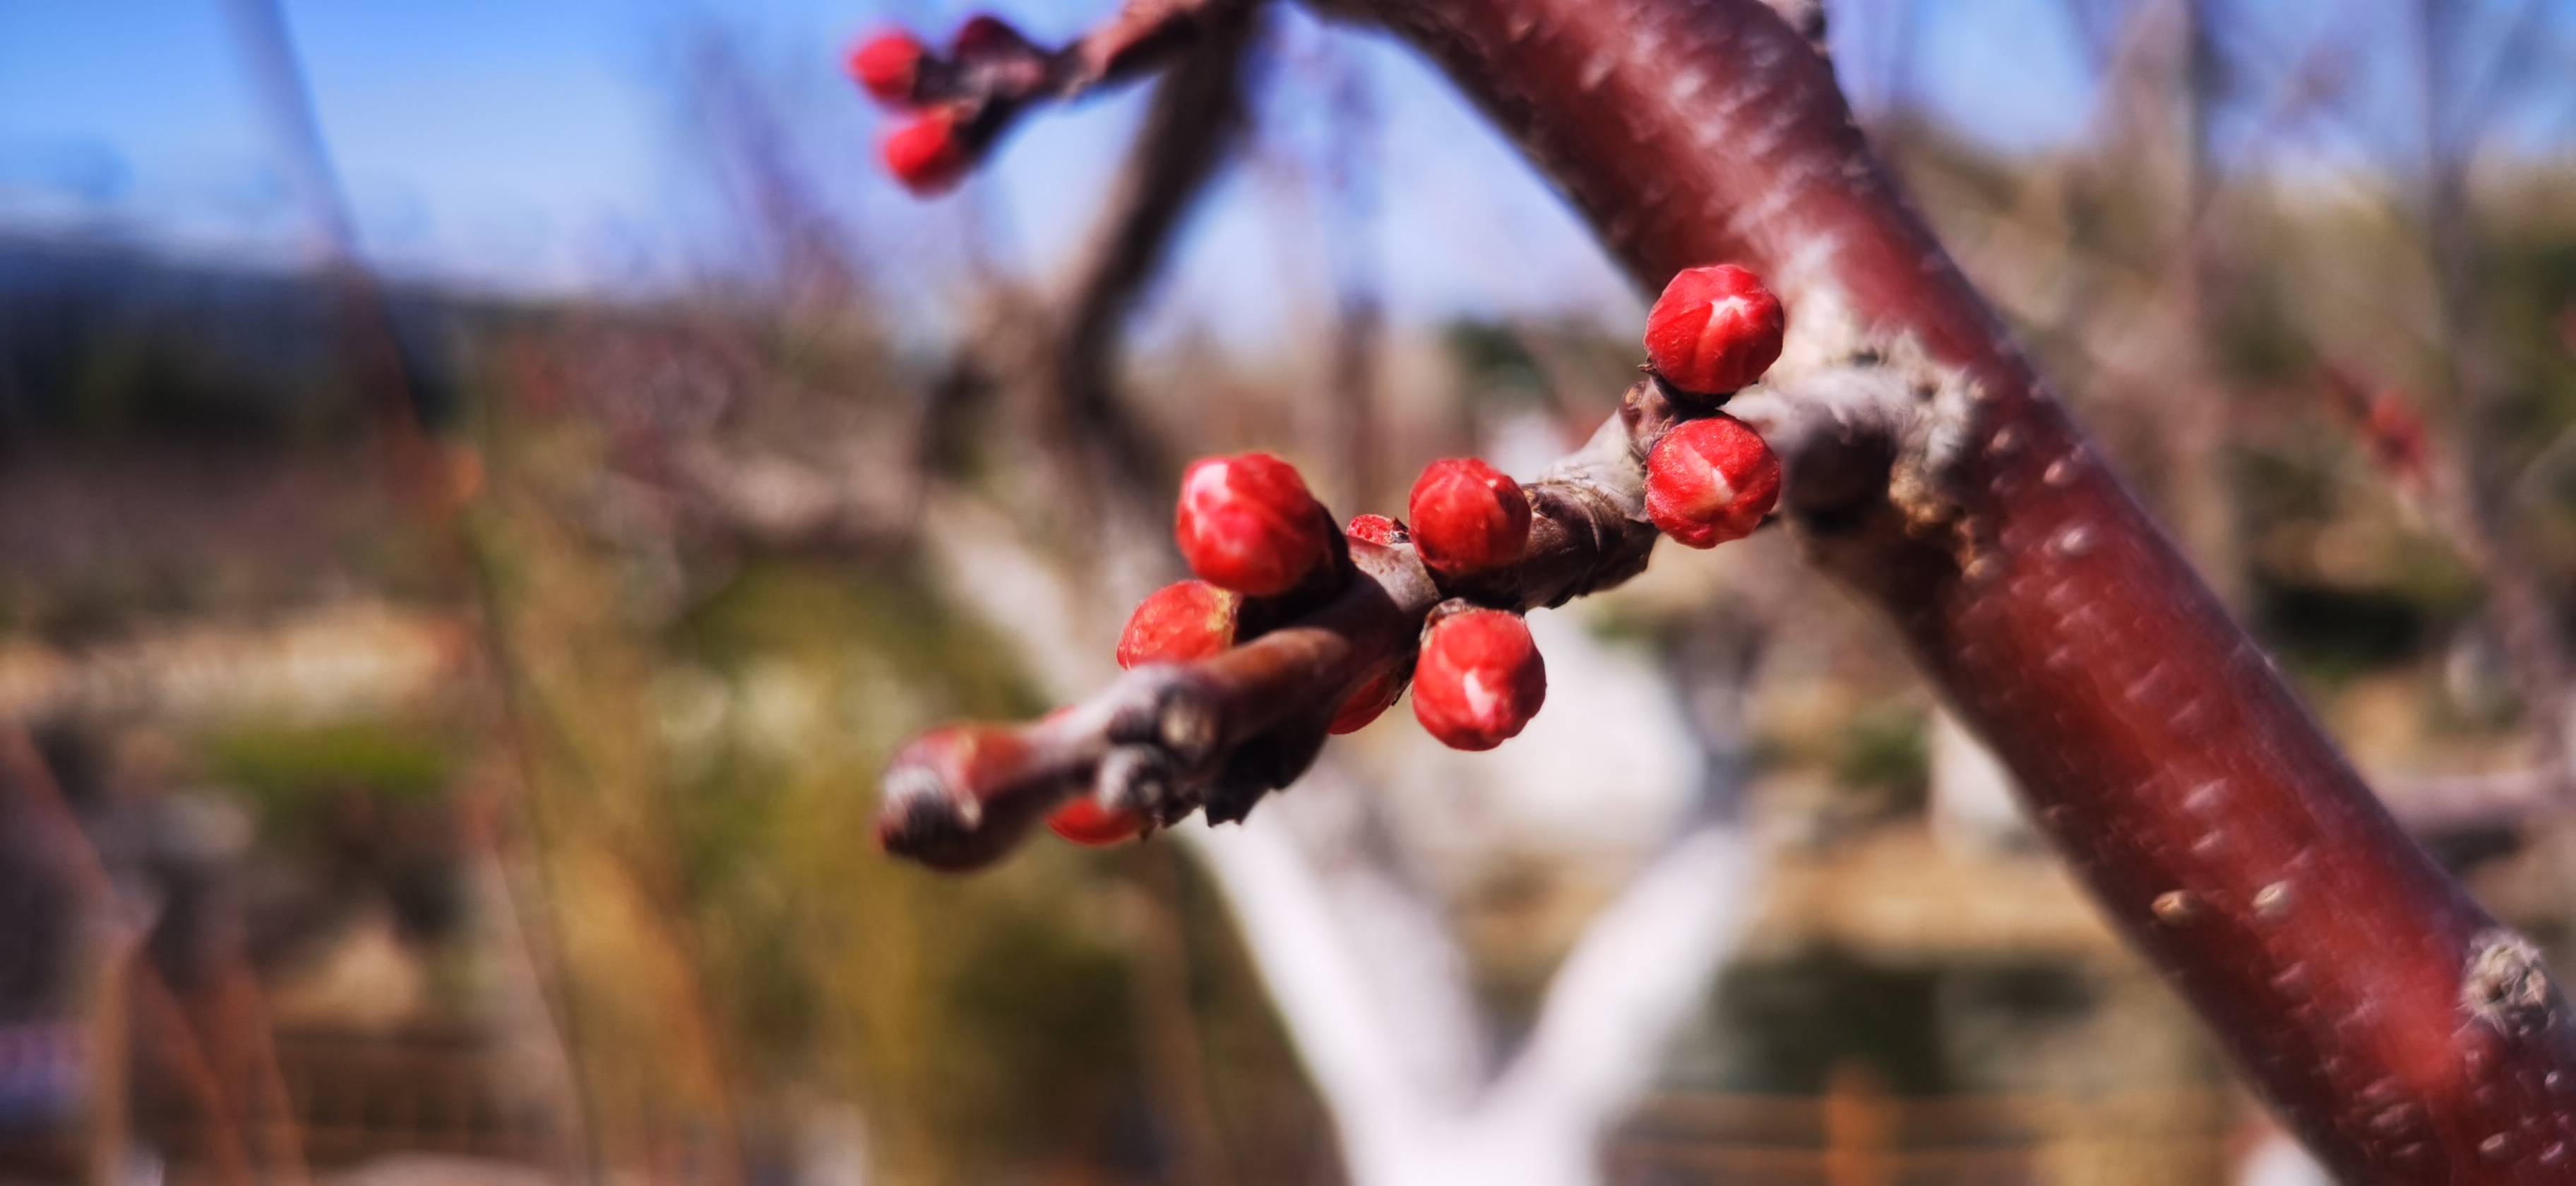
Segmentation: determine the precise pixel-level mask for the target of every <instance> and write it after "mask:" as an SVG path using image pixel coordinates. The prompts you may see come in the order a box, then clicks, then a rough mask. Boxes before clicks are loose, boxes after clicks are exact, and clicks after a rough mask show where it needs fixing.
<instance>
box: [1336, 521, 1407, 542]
mask: <svg viewBox="0 0 2576 1186" xmlns="http://www.w3.org/2000/svg"><path fill="white" fill-rule="evenodd" d="M1342 534H1344V535H1347V536H1349V537H1351V538H1352V539H1356V540H1366V541H1368V542H1369V543H1373V544H1376V545H1378V546H1379V547H1385V548H1391V547H1394V546H1395V545H1397V544H1400V543H1403V542H1405V541H1406V540H1409V539H1412V538H1413V532H1412V531H1410V530H1409V529H1407V528H1406V527H1405V525H1404V520H1402V519H1390V518H1387V517H1386V516H1384V515H1353V516H1351V525H1350V526H1349V527H1346V528H1344V529H1343V530H1342Z"/></svg>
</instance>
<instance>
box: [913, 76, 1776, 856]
mask: <svg viewBox="0 0 2576 1186" xmlns="http://www.w3.org/2000/svg"><path fill="white" fill-rule="evenodd" d="M872 44H873V43H872ZM880 53H881V55H882V56H883V57H884V58H885V59H886V60H887V61H889V62H897V64H900V62H899V61H898V59H900V58H901V55H896V54H894V53H892V51H880ZM863 56H864V55H863ZM871 60H873V59H871ZM882 73H883V76H884V77H886V78H887V79H889V81H888V83H887V88H888V89H889V90H892V89H893V88H894V82H895V81H899V77H898V76H899V75H900V71H898V70H896V69H894V67H893V66H891V65H888V66H884V67H883V68H882ZM862 76H863V77H869V76H868V75H867V74H866V73H865V71H863V72H862ZM1783 328H1784V319H1783V316H1782V313H1781V308H1780V302H1779V300H1778V298H1776V297H1774V296H1773V295H1772V294H1771V293H1770V291H1769V290H1767V289H1765V288H1764V287H1763V286H1762V284H1761V282H1760V280H1759V279H1757V278H1756V277H1755V276H1754V275H1753V274H1752V273H1750V272H1747V271H1745V270H1744V269H1742V268H1737V267H1732V266H1721V267H1709V268H1694V269H1691V270H1690V271H1687V272H1684V273H1682V274H1681V275H1679V276H1676V277H1675V278H1674V279H1673V282H1672V284H1671V285H1670V286H1669V287H1668V288H1666V289H1665V291H1664V294H1663V296H1662V298H1661V299H1659V300H1658V301H1656V303H1655V306H1654V310H1653V312H1652V314H1651V315H1650V316H1649V319H1648V329H1647V333H1646V350H1647V356H1648V358H1649V362H1648V364H1647V370H1648V372H1649V375H1650V377H1649V378H1647V379H1644V380H1642V381H1640V383H1639V384H1638V385H1637V387H1636V388H1634V389H1632V390H1631V392H1630V395H1629V398H1628V400H1627V401H1626V402H1625V403H1624V404H1623V407H1622V411H1621V414H1620V416H1618V417H1616V418H1614V419H1613V420H1612V421H1611V423H1610V424H1609V425H1606V426H1605V427H1604V430H1603V434H1602V435H1601V436H1600V437H1598V438H1596V442H1595V444H1594V445H1593V446H1588V447H1587V449H1586V451H1585V452H1583V453H1579V454H1577V455H1576V456H1575V457H1574V458H1569V459H1568V462H1567V463H1563V464H1560V465H1559V466H1558V467H1557V468H1556V469H1554V470H1551V471H1550V474H1549V475H1548V476H1546V477H1543V478H1541V479H1540V480H1539V481H1537V482H1535V483H1533V484H1532V485H1530V486H1526V487H1525V486H1523V485H1522V484H1521V483H1519V482H1517V481H1514V480H1513V479H1512V478H1511V477H1510V476H1509V475H1507V474H1504V473H1503V472H1501V471H1500V470H1497V469H1495V468H1494V467H1493V466H1491V465H1489V464H1487V463H1485V462H1483V461H1480V460H1476V459H1474V458H1446V459H1442V460H1439V461H1434V462H1432V463H1431V464H1430V465H1428V466H1426V467H1424V469H1423V471H1422V475H1421V477H1420V478H1419V479H1417V480H1416V481H1415V482H1414V484H1413V489H1412V493H1411V496H1410V498H1409V499H1408V500H1407V502H1406V507H1405V513H1406V518H1407V520H1409V521H1410V522H1409V524H1408V522H1406V521H1404V520H1397V519H1393V518H1390V517H1387V516H1384V515H1374V514H1363V515H1360V516H1358V517H1356V518H1353V519H1351V520H1350V522H1349V524H1348V525H1347V526H1346V527H1337V526H1336V525H1335V521H1334V519H1333V518H1332V516H1331V514H1330V512H1328V511H1327V510H1326V509H1325V508H1324V505H1323V503H1322V502H1321V501H1319V500H1318V499H1317V498H1316V497H1315V495H1314V493H1313V492H1312V491H1311V490H1309V489H1308V488H1307V485H1306V483H1305V480H1304V479H1303V478H1301V477H1300V476H1299V475H1298V473H1297V470H1296V468H1295V467H1293V466H1291V465H1289V464H1288V463H1287V462H1285V461H1282V460H1280V459H1279V458H1277V457H1273V456H1271V455H1269V454H1266V453H1243V454H1237V455H1234V456H1230V457H1212V458H1207V459H1204V460H1201V461H1199V462H1197V463H1195V464H1193V465H1191V466H1190V467H1189V469H1188V470H1187V471H1186V472H1185V473H1184V474H1183V475H1182V478H1181V489H1180V497H1179V501H1178V508H1177V510H1176V512H1175V515H1174V519H1173V535H1174V538H1175V540H1176V541H1177V543H1178V545H1179V550H1180V554H1181V557H1182V559H1183V560H1184V561H1186V562H1187V563H1188V565H1189V567H1190V570H1191V571H1192V572H1193V573H1195V574H1196V576H1195V578H1194V579H1191V580H1186V581H1182V582H1180V583H1178V584H1174V585H1170V586H1167V587H1165V588H1163V589H1161V590H1159V591H1157V592H1155V593H1154V594H1153V595H1152V596H1150V597H1147V598H1146V599H1145V600H1144V602H1143V603H1142V604H1140V605H1138V606H1137V607H1136V610H1135V613H1134V614H1133V615H1132V616H1131V617H1130V618H1129V619H1128V621H1127V626H1126V629H1125V631H1124V632H1123V633H1122V634H1121V636H1120V638H1119V641H1118V652H1117V657H1118V664H1119V666H1120V667H1122V668H1125V669H1127V670H1128V672H1129V676H1128V678H1127V679H1125V680H1122V681H1121V682H1120V683H1119V684H1117V685H1113V686H1112V687H1111V688H1110V689H1108V690H1106V691H1104V692H1103V693H1102V694H1101V695H1100V696H1097V697H1094V698H1093V699H1092V700H1089V701H1086V702H1084V703H1082V704H1079V705H1075V706H1073V707H1070V708H1067V709H1064V710H1061V711H1059V712H1058V713H1056V714H1054V715H1052V716H1050V717H1048V718H1047V719H1046V720H1043V721H1040V722H1038V723H1036V724H1035V725H1031V726H1027V727H1025V728H1020V729H1012V728H1008V727H984V726H959V727H953V728H950V729H943V730H939V731H936V732H934V733H931V734H929V735H927V736H925V737H923V738H921V739H920V740H918V741H916V742H914V743H913V745H912V746H910V747H908V748H907V749H906V750H905V752H904V753H903V754H901V755H898V757H897V760H896V763H895V770H894V771H893V772H892V773H890V774H889V775H888V780H887V796H888V801H887V808H886V815H885V818H884V822H883V823H882V824H881V827H880V835H881V836H882V837H883V838H884V839H885V841H886V843H887V844H888V846H889V847H891V848H893V849H895V850H897V851H899V852H904V853H906V854H907V855H913V856H916V857H919V858H920V859H924V860H928V861H932V862H933V863H939V864H950V865H964V864H971V863H975V862H977V861H981V860H985V859H989V858H990V857H991V856H992V855H994V854H995V853H996V852H998V850H999V847H1001V846H1005V845H1007V844H1008V843H1009V835H1010V834H1011V833H1012V832H1013V831H1014V830H1015V829H1018V828H1022V827H1025V826H1026V825H1027V824H1028V823H1030V822H1033V821H1034V818H1035V817H1034V816H1033V815H1032V814H1031V813H1032V812H1043V813H1045V816H1044V818H1045V819H1046V822H1047V825H1048V826H1049V827H1050V828H1051V829H1052V830H1054V831H1055V832H1056V833H1057V834H1058V835H1060V836H1063V837H1064V838H1066V839H1068V840H1071V841H1074V842H1076V843H1081V844H1107V843H1113V842H1116V841H1120V840H1125V839H1128V838H1131V837H1135V836H1140V835H1143V834H1146V833H1148V832H1150V831H1152V830H1153V829H1154V828H1155V827H1157V826H1161V825H1167V824H1170V823H1173V822H1176V821H1178V820H1179V819H1180V818H1181V817H1183V816H1184V815H1186V814H1188V813H1189V812H1190V811H1192V810H1197V809H1200V808H1204V809H1205V810H1206V812H1207V814H1208V816H1209V818H1210V819H1211V820H1212V821H1218V822H1222V821H1225V820H1228V819H1241V818H1242V817H1243V815H1244V813H1245V812H1246V811H1248V810H1249V809H1250V807H1251V805H1252V803H1253V802H1254V801H1255V800H1257V799H1258V798H1259V796H1260V795H1262V794H1264V793H1267V792H1268V791H1269V790H1271V789H1274V788H1276V787H1279V786H1283V785H1285V784H1286V783H1287V782H1288V781H1289V780H1290V779H1292V778H1294V777H1295V776H1296V774H1297V773H1299V772H1300V771H1302V770H1303V769H1304V768H1305V766H1306V765H1307V764H1308V763H1309V762H1311V761H1312V760H1313V757H1314V754H1315V751H1316V749H1317V747H1319V746H1320V745H1321V744H1322V742H1323V739H1324V737H1325V735H1327V734H1328V733H1331V734H1338V733H1349V732H1352V731H1354V730H1357V729H1359V728H1361V727H1363V726H1365V725H1367V724H1368V723H1370V722H1371V721H1373V720H1375V719H1376V718H1377V717H1378V716H1380V715H1381V714H1383V713H1384V712H1385V711H1386V710H1387V709H1388V708H1389V707H1391V706H1393V705H1394V703H1395V702H1396V701H1397V700H1398V699H1400V698H1402V696H1403V695H1404V692H1405V690H1406V688H1407V686H1408V685H1410V687H1411V689H1412V693H1413V715H1414V719H1415V720H1416V721H1418V722H1419V723H1420V724H1421V725H1422V727H1423V729H1424V730H1425V731H1426V732H1428V733H1430V734H1431V735H1432V736H1433V737H1435V738H1437V739H1439V740H1440V741H1441V742H1442V743H1443V744H1446V745H1449V746H1451V747H1453V748H1456V749H1461V750H1488V749H1492V748H1494V747H1496V746H1499V745H1501V744H1503V743H1504V742H1505V741H1508V740H1510V739H1511V738H1512V737H1514V736H1517V735H1518V734H1519V733H1520V732H1521V730H1522V729H1523V728H1524V727H1526V726H1527V725H1528V724H1529V722H1530V720H1531V719H1532V718H1533V717H1534V716H1536V715H1537V713H1538V711H1539V708H1540V706H1541V705H1542V704H1543V703H1544V702H1545V701H1546V698H1547V668H1546V664H1545V663H1544V662H1543V661H1542V660H1541V658H1540V656H1539V652H1538V647H1537V645H1536V644H1535V642H1534V641H1533V640H1532V638H1531V636H1530V632H1529V627H1528V624H1527V623H1526V622H1525V621H1524V619H1523V616H1522V615H1523V613H1524V612H1525V611H1527V610H1529V609H1532V608H1537V607H1541V606H1551V605H1557V604H1561V603H1562V602H1563V601H1565V600H1566V599H1567V598H1570V597H1572V596H1575V595H1578V594H1580V593H1583V592H1588V591H1591V590H1594V589H1598V588H1605V587H1607V586H1609V585H1611V584H1615V583H1617V582H1618V581H1620V580H1624V579H1626V578H1627V577H1628V576H1630V575H1633V574H1634V573H1635V572H1636V571H1637V570H1639V569H1640V568H1642V567H1643V565H1644V562H1645V554H1646V552H1647V551H1648V550H1650V549H1651V547H1652V545H1653V542H1654V539H1655V538H1656V534H1657V533H1658V532H1660V533H1661V534H1663V535H1669V536H1671V537H1672V538H1674V539H1677V540H1680V541H1681V542H1682V543H1684V544H1687V545H1689V546H1691V547H1695V548H1708V547H1714V546H1716V545H1717V544H1719V543H1722V542H1724V541H1727V540H1732V539H1739V538H1742V537H1743V536H1745V535H1746V534H1748V533H1750V532H1751V531H1752V530H1753V529H1754V528H1755V527H1757V526H1759V525H1760V523H1761V522H1762V521H1763V519H1764V517H1765V516H1767V515H1768V514H1769V513H1770V511H1771V509H1772V506H1773V504H1774V503H1775V502H1776V501H1777V499H1778V497H1779V493H1780V479H1781V471H1780V463H1779V460H1778V458H1776V457H1775V456H1773V454H1772V452H1771V450H1770V448H1769V446H1767V445H1766V444H1764V443H1763V440H1762V438H1761V437H1760V436H1759V435H1757V434H1756V433H1755V432H1754V431H1753V430H1752V429H1751V428H1749V427H1747V426H1746V425H1744V424H1743V423H1742V422H1740V421H1738V420H1736V419H1734V418H1732V417H1730V416H1727V415H1726V414H1724V413H1723V412H1722V411H1720V408H1721V407H1722V406H1723V405H1724V404H1725V402H1726V401H1727V399H1728V398H1729V397H1730V396H1731V395H1733V393H1734V391H1735V390H1736V389H1737V388H1739V387H1741V386H1744V385H1746V384H1748V383H1750V382H1752V381H1753V380H1755V379H1757V378H1759V377H1760V375H1761V374H1762V372H1763V371H1764V370H1765V369H1766V368H1768V367H1769V366H1770V364H1771V362H1772V361H1773V360H1774V359H1776V358H1777V357H1778V356H1779V353H1780V345H1781V335H1782V331H1783ZM1649 522H1651V524H1652V526H1651V528H1649V526H1648V523H1649ZM1033 788H1034V789H1033ZM995 812H1002V813H1004V814H1007V815H1009V816H1010V817H1011V818H1009V819H1007V820H1001V821H997V820H995V819H994V818H992V817H993V814H994V813H995Z"/></svg>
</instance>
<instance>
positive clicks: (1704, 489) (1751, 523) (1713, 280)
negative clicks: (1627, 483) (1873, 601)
mask: <svg viewBox="0 0 2576 1186" xmlns="http://www.w3.org/2000/svg"><path fill="white" fill-rule="evenodd" d="M1788 326H1789V322H1788V316H1787V314H1786V313H1785V312H1783V311H1782V309H1781V308H1780V298H1779V297H1777V296H1774V295H1772V293H1771V290H1770V289H1768V288H1765V287H1763V286H1762V278H1761V277H1759V276H1756V275H1754V274H1753V273H1752V272H1749V271H1747V270H1745V269H1743V268H1739V267H1736V266H1735V265H1733V264H1719V265H1717V266H1715V267H1706V268H1691V269H1689V270H1687V271H1684V272H1682V273H1681V274H1680V275H1677V276H1674V277H1673V279H1672V282H1671V283H1669V284H1666V285H1665V286H1664V294H1663V295H1662V296H1660V297H1658V298H1656V300H1655V307H1654V308H1653V309H1651V310H1649V311H1648V312H1647V314H1646V358H1647V365H1648V366H1649V367H1650V368H1651V369H1652V370H1653V371H1654V372H1655V375H1656V377H1657V378H1659V379H1661V380H1662V381H1663V383H1664V385H1665V387H1666V388H1667V390H1668V391H1669V392H1671V394H1672V395H1673V396H1674V397H1675V403H1676V405H1677V406H1679V407H1682V408H1684V409H1686V410H1687V411H1689V412H1697V413H1700V414H1699V415H1697V416H1694V417H1692V418H1690V419H1685V420H1683V421H1682V422H1681V423H1680V424H1678V425H1675V426H1674V428H1673V429H1672V431H1670V432H1667V433H1665V434H1664V439H1663V440H1661V441H1658V442H1656V444H1655V448H1654V451H1653V452H1652V453H1649V454H1647V456H1646V513H1647V514H1648V515H1650V516H1652V517H1653V519H1654V521H1655V527H1656V529H1657V530H1660V531H1662V532H1663V533H1664V534H1666V535H1669V536H1671V537H1673V538H1674V539H1676V540H1679V541H1681V542H1682V543H1684V544H1687V545H1689V546H1691V547H1694V548H1714V547H1716V546H1717V545H1719V544H1722V543H1725V542H1727V541H1728V540H1735V539H1742V538H1744V537H1745V536H1747V535H1750V534H1752V533H1753V529H1754V528H1756V527H1759V526H1761V525H1762V520H1763V517H1764V516H1767V515H1769V514H1770V513H1771V508H1772V506H1773V504H1775V503H1777V502H1778V501H1779V500H1780V459H1779V458H1778V457H1777V456H1775V455H1773V454H1772V452H1771V446H1769V445H1767V444H1765V443H1763V440H1762V437H1761V436H1760V435H1759V434H1757V433H1755V432H1754V431H1753V430H1752V429H1750V428H1747V427H1745V425H1744V423H1743V422H1742V421H1740V420H1737V419H1735V418H1734V417H1732V416H1728V415H1726V414H1725V413H1723V412H1720V411H1718V410H1717V408H1718V407H1719V405H1721V404H1723V403H1724V402H1725V401H1726V397H1728V396H1730V395H1733V394H1734V393H1735V392H1736V391H1737V389H1739V388H1742V387H1745V386H1747V385H1749V384H1751V383H1752V382H1753V381H1754V380H1756V379H1759V378H1761V377H1762V372H1764V371H1766V370H1769V369H1771V364H1772V363H1773V362H1774V361H1777V360H1778V359H1779V357H1780V341H1781V338H1782V337H1783V336H1785V335H1786V333H1787V331H1788Z"/></svg>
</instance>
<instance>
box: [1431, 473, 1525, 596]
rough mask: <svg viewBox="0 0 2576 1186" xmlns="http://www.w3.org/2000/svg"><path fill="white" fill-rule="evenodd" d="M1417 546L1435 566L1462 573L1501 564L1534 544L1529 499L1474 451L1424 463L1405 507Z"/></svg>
mask: <svg viewBox="0 0 2576 1186" xmlns="http://www.w3.org/2000/svg"><path fill="white" fill-rule="evenodd" d="M1406 513H1407V514H1410V515H1412V516H1413V546H1414V547H1415V548H1417V549H1420V550H1421V552H1422V562H1423V563H1425V564H1428V565H1430V566H1431V567H1432V568H1433V569H1435V570H1437V571H1440V572H1443V573H1450V574H1458V575H1463V574H1466V573H1472V572H1484V571H1486V570H1488V569H1495V568H1501V567H1503V566H1504V565H1507V564H1510V563H1512V562H1513V561H1516V560H1519V559H1520V558H1521V550H1522V549H1523V548H1525V547H1527V546H1528V545H1529V531H1530V507H1529V499H1528V498H1526V497H1523V496H1522V494H1521V484H1520V483H1518V482H1515V481H1513V480H1512V479H1511V475H1509V474H1506V473H1504V472H1503V471H1501V470H1498V469H1495V468H1494V467H1492V466H1490V465H1487V464H1485V463H1484V462H1482V461H1478V460H1477V459H1475V458H1473V457H1451V458H1446V459H1444V460H1440V461H1435V462H1432V463H1431V464H1430V465H1428V466H1425V467H1423V470H1422V476H1421V477H1420V478H1417V479H1415V480H1414V483H1413V497H1412V500H1411V502H1410V503H1409V504H1408V505H1407V507H1406Z"/></svg>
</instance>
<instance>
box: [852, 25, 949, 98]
mask: <svg viewBox="0 0 2576 1186" xmlns="http://www.w3.org/2000/svg"><path fill="white" fill-rule="evenodd" d="M928 52H929V51H928V50H927V49H925V48H924V47H923V46H922V44H921V41H920V39H918V38H916V37H914V36H913V35H912V34H910V33H906V32H904V31H902V30H900V29H897V30H893V31H891V32H886V33H879V34H877V35H876V36H874V37H871V38H868V39H867V40H865V41H862V42H860V43H859V44H858V45H856V46H854V47H852V48H851V50H850V57H849V61H848V63H847V64H848V66H849V69H850V77H852V78H855V79H857V80H859V85H860V86H862V87H865V88H867V92H868V93H869V94H870V95H874V96H876V99H877V101H878V102H880V103H888V104H900V103H905V102H909V101H910V100H911V99H912V85H913V82H914V80H916V79H917V78H919V77H920V74H921V59H922V57H923V55H925V54H926V53H928Z"/></svg>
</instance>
